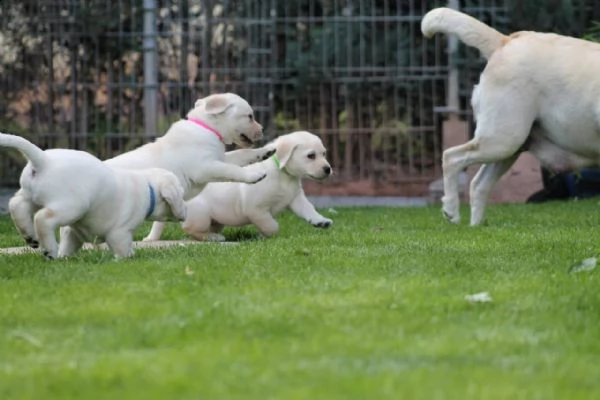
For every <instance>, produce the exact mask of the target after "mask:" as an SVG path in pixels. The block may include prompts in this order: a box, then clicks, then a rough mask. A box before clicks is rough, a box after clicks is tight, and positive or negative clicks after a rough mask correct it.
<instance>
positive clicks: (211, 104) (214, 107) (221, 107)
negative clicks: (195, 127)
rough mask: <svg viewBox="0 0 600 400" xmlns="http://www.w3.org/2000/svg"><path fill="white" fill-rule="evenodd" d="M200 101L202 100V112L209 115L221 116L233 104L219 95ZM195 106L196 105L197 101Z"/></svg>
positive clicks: (225, 97)
mask: <svg viewBox="0 0 600 400" xmlns="http://www.w3.org/2000/svg"><path fill="white" fill-rule="evenodd" d="M201 100H204V111H205V112H206V113H207V114H210V115H215V114H222V113H224V112H225V111H226V110H227V109H228V108H229V107H231V106H233V103H232V102H231V101H229V99H228V98H227V96H224V95H220V94H214V95H212V96H208V97H206V98H204V99H201ZM199 101H200V100H199ZM196 104H198V101H197V102H196Z"/></svg>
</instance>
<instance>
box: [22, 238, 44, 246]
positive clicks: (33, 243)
mask: <svg viewBox="0 0 600 400" xmlns="http://www.w3.org/2000/svg"><path fill="white" fill-rule="evenodd" d="M23 239H25V243H27V245H28V246H29V247H31V248H32V249H37V248H38V247H40V242H38V241H37V240H35V239H34V238H32V237H31V236H27V237H25V238H23Z"/></svg>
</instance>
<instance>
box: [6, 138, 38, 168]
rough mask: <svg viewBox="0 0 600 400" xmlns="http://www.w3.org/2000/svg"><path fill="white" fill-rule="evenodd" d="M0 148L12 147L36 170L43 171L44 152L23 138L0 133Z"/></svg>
mask: <svg viewBox="0 0 600 400" xmlns="http://www.w3.org/2000/svg"><path fill="white" fill-rule="evenodd" d="M0 146H3V147H12V148H13V149H17V150H19V151H20V152H21V153H22V154H23V155H24V156H25V158H27V159H28V160H29V162H31V164H32V165H33V167H34V168H35V169H37V170H41V169H43V168H44V166H45V165H46V160H47V157H46V154H44V150H42V149H40V148H39V147H37V146H36V145H35V144H33V143H31V142H30V141H29V140H27V139H25V138H22V137H20V136H15V135H9V134H7V133H0Z"/></svg>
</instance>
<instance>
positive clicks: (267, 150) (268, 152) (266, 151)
mask: <svg viewBox="0 0 600 400" xmlns="http://www.w3.org/2000/svg"><path fill="white" fill-rule="evenodd" d="M260 150H261V155H260V157H259V161H264V160H266V159H268V158H269V157H271V156H272V155H273V154H275V151H276V150H277V149H276V148H275V147H272V146H265V147H263V148H262V149H260Z"/></svg>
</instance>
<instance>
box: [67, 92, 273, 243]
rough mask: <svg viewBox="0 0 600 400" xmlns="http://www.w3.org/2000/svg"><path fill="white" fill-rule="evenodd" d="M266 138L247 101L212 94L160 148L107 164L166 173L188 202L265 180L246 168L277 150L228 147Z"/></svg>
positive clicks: (155, 227) (157, 231) (153, 234)
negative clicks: (211, 188) (209, 189)
mask: <svg viewBox="0 0 600 400" xmlns="http://www.w3.org/2000/svg"><path fill="white" fill-rule="evenodd" d="M262 137H263V129H262V126H261V125H260V124H259V123H258V122H257V121H256V120H255V119H254V112H253V110H252V107H250V105H249V104H248V102H247V101H246V100H244V99H243V98H241V97H240V96H238V95H236V94H233V93H223V94H213V95H210V96H208V97H205V98H202V99H199V100H198V101H196V103H195V105H194V108H192V109H191V110H190V111H189V112H188V114H187V119H183V120H180V121H177V122H175V123H173V125H171V127H170V128H169V130H168V131H167V132H166V133H165V134H164V135H163V136H161V137H159V138H158V139H156V141H155V142H152V143H148V144H146V145H143V146H141V147H139V148H137V149H134V150H132V151H129V152H127V153H124V154H121V155H119V156H116V157H114V158H111V159H109V160H106V161H105V163H106V164H107V165H109V166H111V167H119V168H129V169H138V168H163V169H166V170H168V171H171V172H173V173H174V174H175V175H177V177H178V178H179V182H180V183H181V185H182V186H183V188H184V193H185V194H184V197H185V199H186V200H187V199H191V198H192V197H194V196H195V195H196V194H198V193H199V192H200V191H201V190H202V189H203V188H204V186H205V185H206V184H207V183H208V182H219V181H234V182H246V183H256V182H258V181H260V180H262V179H264V177H265V175H266V173H265V171H264V170H262V169H260V168H258V169H253V170H246V169H244V168H242V166H244V165H247V164H250V163H254V162H257V161H260V160H263V159H265V158H268V157H269V156H270V155H271V154H273V149H270V148H267V147H263V148H259V149H240V150H235V151H230V152H225V145H229V144H233V143H235V144H237V145H238V146H241V147H245V146H248V145H251V144H253V143H254V142H255V141H257V140H260V139H261V138H262ZM65 229H67V230H68V228H65ZM163 229H164V222H155V223H154V224H152V229H151V231H150V233H149V234H148V236H146V238H144V240H146V241H153V240H159V239H160V236H161V234H162V231H163ZM63 231H64V230H63ZM62 234H63V232H61V235H62Z"/></svg>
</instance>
